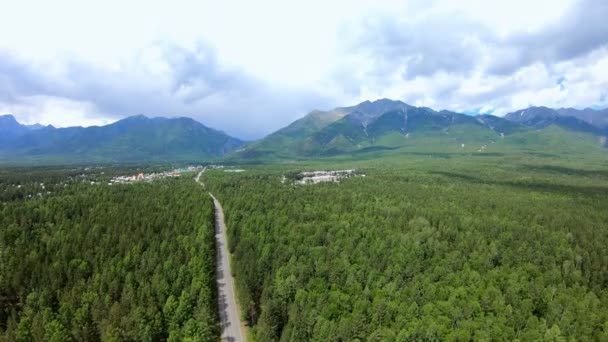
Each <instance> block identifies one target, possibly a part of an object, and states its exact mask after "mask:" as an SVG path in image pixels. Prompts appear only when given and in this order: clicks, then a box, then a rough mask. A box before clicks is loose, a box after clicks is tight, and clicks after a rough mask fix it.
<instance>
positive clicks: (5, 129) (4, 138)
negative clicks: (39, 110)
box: [0, 114, 52, 144]
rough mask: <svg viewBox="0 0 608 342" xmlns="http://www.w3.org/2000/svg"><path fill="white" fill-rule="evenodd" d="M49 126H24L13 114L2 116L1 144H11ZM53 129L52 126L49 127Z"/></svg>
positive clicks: (0, 123)
mask: <svg viewBox="0 0 608 342" xmlns="http://www.w3.org/2000/svg"><path fill="white" fill-rule="evenodd" d="M46 127H47V126H43V125H40V124H35V125H22V124H20V123H19V122H17V120H16V119H15V117H14V116H13V115H11V114H5V115H0V143H3V144H4V143H7V142H10V141H12V140H14V139H16V138H18V137H20V136H22V135H24V134H26V133H28V132H31V131H34V130H38V129H43V128H46ZM48 127H52V126H48Z"/></svg>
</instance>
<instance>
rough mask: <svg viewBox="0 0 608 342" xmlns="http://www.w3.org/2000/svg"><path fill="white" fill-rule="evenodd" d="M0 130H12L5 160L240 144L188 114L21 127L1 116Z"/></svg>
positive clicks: (154, 154) (122, 157)
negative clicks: (81, 124) (102, 123)
mask: <svg viewBox="0 0 608 342" xmlns="http://www.w3.org/2000/svg"><path fill="white" fill-rule="evenodd" d="M3 118H4V119H3V121H2V122H0V130H6V131H11V132H15V133H14V134H12V135H11V136H10V137H9V138H7V139H5V140H4V142H3V144H2V145H0V160H2V161H3V162H5V163H10V162H41V163H49V162H57V163H77V162H144V161H154V162H172V161H197V160H204V159H214V158H219V157H222V156H223V155H225V154H226V153H228V152H231V151H232V150H234V149H235V148H237V147H239V146H240V145H242V144H243V142H242V141H241V140H239V139H237V138H233V137H231V136H229V135H227V134H225V133H223V132H221V131H218V130H215V129H212V128H209V127H206V126H205V125H203V124H201V123H199V122H197V121H195V120H193V119H190V118H148V117H145V116H143V115H138V116H132V117H128V118H126V119H123V120H120V121H117V122H115V123H113V124H110V125H106V126H93V127H69V128H54V127H52V126H49V127H42V128H40V127H36V128H34V127H25V128H24V126H23V125H20V124H19V123H17V125H19V126H21V128H19V127H18V126H16V125H15V123H16V120H14V118H12V120H11V118H6V117H3Z"/></svg>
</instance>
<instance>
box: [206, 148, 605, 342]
mask: <svg viewBox="0 0 608 342" xmlns="http://www.w3.org/2000/svg"><path fill="white" fill-rule="evenodd" d="M566 160H567V159H566V158H564V161H566ZM383 161H384V160H383ZM508 161H509V159H507V158H499V159H492V158H490V159H487V160H484V161H483V162H482V161H480V160H479V159H475V158H459V159H456V158H448V159H440V160H436V159H428V158H427V159H426V160H424V159H417V160H415V161H406V160H405V159H404V160H403V161H397V160H393V161H392V163H394V164H396V165H397V164H398V165H400V166H399V167H387V166H386V164H389V163H388V162H387V163H386V164H385V165H384V166H382V167H379V168H372V167H370V166H371V165H375V163H380V162H381V161H369V162H367V163H368V168H367V169H365V170H360V171H362V172H364V173H365V174H366V175H367V177H355V178H351V179H348V180H344V181H342V182H341V183H338V184H335V183H325V184H318V185H309V186H295V185H292V184H290V183H289V182H286V183H285V184H282V183H281V181H280V180H281V178H282V175H283V174H289V172H290V171H294V169H293V168H294V166H291V167H289V168H287V167H279V170H274V171H273V170H272V169H270V168H264V169H261V170H260V171H255V170H250V171H248V172H246V173H243V174H231V175H227V174H225V173H221V172H215V173H214V172H208V173H206V174H205V176H204V177H205V178H206V179H205V183H206V184H207V185H208V186H210V187H211V188H212V190H213V192H214V193H215V194H216V196H217V197H218V198H220V200H221V201H222V203H223V206H224V209H225V212H226V217H227V221H228V222H227V224H228V234H229V247H230V249H231V250H232V251H233V253H234V258H233V260H234V264H233V269H234V271H235V273H236V280H237V290H238V295H239V301H240V303H242V304H243V303H246V304H244V305H242V307H243V308H244V316H245V318H246V319H247V321H248V323H249V324H251V325H252V326H253V329H252V332H253V335H254V336H255V338H256V340H258V341H279V340H281V341H336V340H343V341H351V340H359V341H364V340H367V341H391V340H397V341H410V340H416V341H418V340H420V341H440V340H447V341H469V340H485V341H489V340H520V341H531V340H533V341H538V340H547V341H561V340H574V339H576V340H603V339H605V338H607V337H608V335H607V334H608V330H607V328H608V324H607V322H608V311H607V310H606V307H608V289H607V284H608V268H607V265H608V254H607V252H606V245H608V230H607V228H608V227H607V226H606V222H608V211H607V210H606V208H607V207H608V173H607V171H606V169H608V168H607V167H606V166H604V167H603V168H602V169H597V170H581V169H578V168H573V167H570V166H568V164H566V163H563V164H561V165H560V166H558V165H546V164H543V159H526V160H525V163H522V161H524V160H521V159H520V160H518V161H519V163H516V162H514V163H508ZM598 162H599V161H598ZM389 165H390V164H389ZM579 165H580V164H579ZM296 167H297V166H296ZM302 167H304V168H305V169H310V166H302ZM325 167H327V165H325ZM280 168H283V169H285V170H280Z"/></svg>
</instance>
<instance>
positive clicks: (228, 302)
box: [195, 170, 246, 342]
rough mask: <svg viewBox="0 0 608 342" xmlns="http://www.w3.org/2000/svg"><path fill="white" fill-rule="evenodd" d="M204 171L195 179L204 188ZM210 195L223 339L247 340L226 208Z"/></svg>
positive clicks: (239, 341) (233, 340)
mask: <svg viewBox="0 0 608 342" xmlns="http://www.w3.org/2000/svg"><path fill="white" fill-rule="evenodd" d="M204 171H205V170H203V171H201V172H199V174H198V175H197V176H196V179H195V180H196V182H197V183H198V184H200V185H201V186H202V187H203V188H204V187H205V184H203V182H201V181H200V177H201V174H202V173H203V172H204ZM209 196H211V198H213V205H214V206H215V244H216V246H217V271H216V273H215V274H216V279H215V280H216V283H217V289H218V293H217V295H218V309H219V314H220V326H221V328H222V336H221V339H222V341H231V342H245V341H246V339H245V334H244V333H243V329H242V327H241V320H240V317H241V316H240V315H239V309H238V306H237V304H236V297H235V292H234V279H233V278H232V269H231V268H230V259H229V254H228V242H227V240H226V223H225V222H224V210H223V209H222V204H221V203H220V201H218V200H217V199H216V198H215V196H213V194H211V193H209Z"/></svg>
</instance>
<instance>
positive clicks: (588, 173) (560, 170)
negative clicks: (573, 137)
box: [520, 164, 608, 177]
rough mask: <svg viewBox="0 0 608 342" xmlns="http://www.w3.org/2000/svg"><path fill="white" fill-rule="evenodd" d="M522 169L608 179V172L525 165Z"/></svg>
mask: <svg viewBox="0 0 608 342" xmlns="http://www.w3.org/2000/svg"><path fill="white" fill-rule="evenodd" d="M520 169H522V170H525V171H536V172H545V173H559V174H564V175H576V176H602V177H608V170H581V169H573V168H569V167H563V166H556V165H531V164H523V165H521V167H520Z"/></svg>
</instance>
